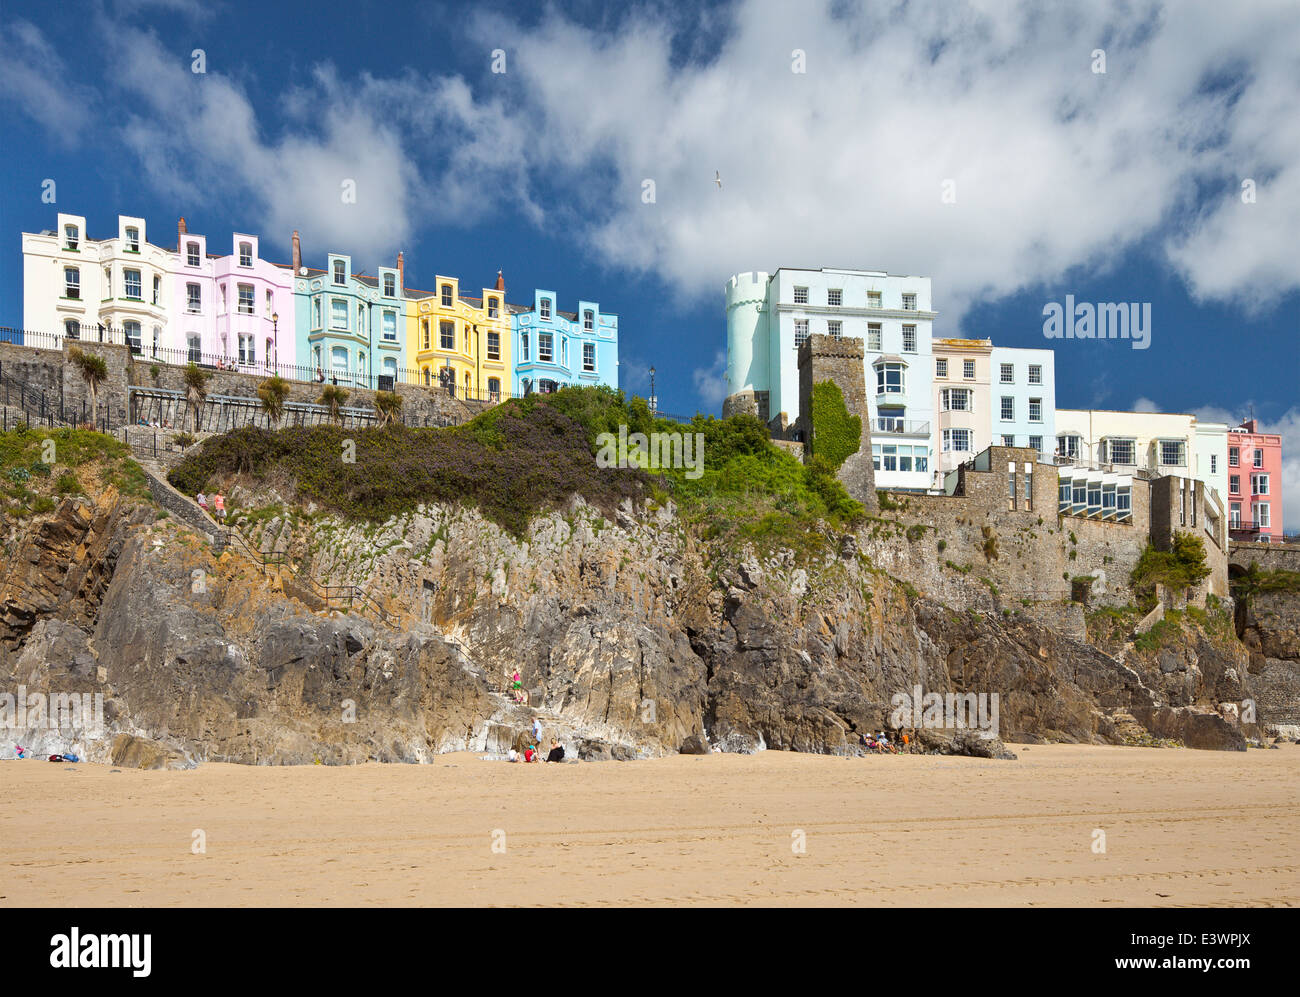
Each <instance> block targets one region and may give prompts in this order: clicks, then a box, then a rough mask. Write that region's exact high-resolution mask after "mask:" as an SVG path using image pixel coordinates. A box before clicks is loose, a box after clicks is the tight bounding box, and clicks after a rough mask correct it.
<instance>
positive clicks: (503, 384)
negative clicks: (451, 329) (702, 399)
mask: <svg viewBox="0 0 1300 997" xmlns="http://www.w3.org/2000/svg"><path fill="white" fill-rule="evenodd" d="M0 342H4V343H11V344H13V345H17V346H30V347H32V348H33V349H45V350H60V351H61V350H62V349H63V348H64V346H65V345H79V344H81V343H103V344H106V345H112V346H126V347H128V348H129V349H130V350H131V355H132V356H133V357H134V358H136V360H137V361H139V362H147V363H157V364H160V365H161V364H166V365H168V366H172V367H185V366H188V365H189V364H194V365H195V366H197V367H201V368H203V369H204V370H210V371H230V372H232V373H239V374H249V375H253V376H257V377H270V376H271V375H273V374H278V375H279V376H280V377H282V378H284V379H285V380H289V381H302V382H305V383H316V384H326V383H329V384H336V385H339V386H342V387H347V388H359V389H362V390H366V391H392V390H394V389H395V388H396V387H397V386H398V385H410V386H415V387H421V388H427V389H429V390H430V391H441V392H444V393H445V394H446V395H447V396H448V397H451V398H459V399H461V400H462V401H468V402H479V403H482V404H485V405H495V404H497V403H498V402H502V401H505V400H506V399H508V398H514V397H522V396H523V395H529V394H549V393H551V392H554V391H559V390H560V389H561V388H566V387H573V386H574V385H573V383H572V382H570V381H565V380H559V379H554V378H540V379H539V380H538V381H537V383H536V385H535V386H532V385H531V384H530V387H529V389H528V390H526V391H523V392H521V393H518V394H516V393H515V392H514V391H513V390H512V387H511V385H510V384H509V383H508V381H509V377H510V375H509V373H507V372H503V374H502V376H500V377H497V376H496V375H490V374H488V373H481V374H480V375H479V376H478V377H477V378H476V379H471V382H470V383H469V384H466V383H465V382H464V381H463V380H462V381H461V382H460V383H457V381H456V376H455V371H454V370H453V369H452V368H451V367H448V366H442V367H438V366H436V364H435V363H430V364H428V365H425V366H421V367H388V368H382V367H381V369H378V370H376V369H374V368H373V367H369V366H368V367H366V368H356V367H349V366H342V365H335V364H330V365H328V366H325V365H321V364H300V363H293V364H291V363H284V362H283V361H280V360H279V359H278V357H277V356H276V355H275V350H274V348H273V349H272V351H271V353H269V354H266V353H265V351H264V353H263V355H258V354H257V353H256V352H255V351H256V348H257V344H256V343H255V342H252V343H251V344H245V345H246V348H241V349H237V350H236V351H235V352H234V353H208V352H204V351H203V350H202V349H200V348H198V347H188V348H186V349H176V348H173V347H166V346H160V345H158V344H157V343H154V342H145V341H142V339H141V338H140V335H138V334H137V333H136V332H135V330H131V331H128V330H126V329H123V328H118V327H115V326H105V325H98V324H97V325H93V326H92V325H84V326H81V327H79V328H78V329H77V332H76V335H73V333H72V332H71V330H69V331H67V332H62V333H53V332H46V331H42V330H36V329H17V328H11V327H0ZM372 348H374V347H373V344H372ZM371 355H372V356H373V354H371ZM438 361H439V362H442V358H438ZM474 380H479V381H482V383H481V384H476V383H474ZM493 380H496V381H497V384H496V386H495V387H493V385H492V381H493Z"/></svg>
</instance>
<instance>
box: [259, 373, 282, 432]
mask: <svg viewBox="0 0 1300 997" xmlns="http://www.w3.org/2000/svg"><path fill="white" fill-rule="evenodd" d="M257 397H258V398H260V399H262V411H263V412H265V413H266V414H267V416H269V417H270V419H271V426H272V428H274V429H279V428H280V417H281V416H283V415H284V400H285V399H286V398H288V397H289V382H288V381H286V380H285V379H284V378H282V377H281V376H280V375H279V374H272V375H271V376H270V377H268V378H267V379H266V380H265V381H263V382H262V383H261V384H259V385H258V386H257Z"/></svg>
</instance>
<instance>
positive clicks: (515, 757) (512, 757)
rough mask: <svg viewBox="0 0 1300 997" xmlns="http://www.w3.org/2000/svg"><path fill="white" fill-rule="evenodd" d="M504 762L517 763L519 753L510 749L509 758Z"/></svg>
mask: <svg viewBox="0 0 1300 997" xmlns="http://www.w3.org/2000/svg"><path fill="white" fill-rule="evenodd" d="M506 761H508V762H517V761H519V752H517V751H516V750H515V749H514V748H511V749H510V755H509V757H508V758H507V759H506Z"/></svg>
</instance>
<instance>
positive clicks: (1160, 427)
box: [1056, 409, 1228, 508]
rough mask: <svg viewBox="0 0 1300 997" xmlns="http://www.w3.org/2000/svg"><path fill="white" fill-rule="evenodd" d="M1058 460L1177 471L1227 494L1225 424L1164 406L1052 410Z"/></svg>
mask: <svg viewBox="0 0 1300 997" xmlns="http://www.w3.org/2000/svg"><path fill="white" fill-rule="evenodd" d="M1056 457H1057V462H1058V463H1062V464H1064V463H1069V464H1071V465H1075V466H1082V467H1090V468H1095V469H1098V470H1104V471H1108V472H1115V473H1126V474H1133V473H1137V472H1143V473H1144V474H1145V475H1147V476H1152V477H1154V476H1164V475H1177V476H1179V477H1184V478H1195V479H1198V480H1200V481H1204V482H1205V483H1206V484H1207V485H1209V486H1210V487H1211V488H1212V489H1213V490H1214V491H1216V492H1217V493H1218V502H1219V505H1220V507H1221V508H1223V507H1225V505H1224V504H1225V503H1226V501H1227V495H1228V471H1227V466H1228V427H1227V425H1226V424H1224V423H1219V422H1201V421H1199V420H1198V419H1197V418H1196V416H1194V415H1187V414H1182V413H1166V412H1110V411H1103V410H1098V409H1057V410H1056Z"/></svg>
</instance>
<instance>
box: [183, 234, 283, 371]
mask: <svg viewBox="0 0 1300 997" xmlns="http://www.w3.org/2000/svg"><path fill="white" fill-rule="evenodd" d="M174 259H175V267H174V271H175V272H174V273H173V274H172V277H171V280H172V288H171V301H172V302H173V306H174V320H173V322H172V327H173V330H174V334H173V336H172V341H171V342H169V343H168V346H169V347H171V349H169V350H168V351H167V352H166V353H164V354H163V358H164V359H166V360H168V361H170V362H173V363H179V362H193V363H197V364H204V365H211V364H213V363H214V362H215V363H221V364H223V365H228V366H231V367H235V368H237V369H240V370H245V371H250V372H257V371H267V370H270V369H271V368H272V367H274V366H275V365H276V364H277V363H278V364H281V365H284V366H285V367H286V368H289V369H292V368H293V366H294V364H295V363H296V357H297V346H296V343H295V342H294V311H295V302H294V293H293V275H292V272H291V271H290V269H289V267H287V266H284V265H281V264H276V263H270V262H268V261H266V260H264V259H262V257H261V252H260V248H259V240H258V237H257V236H255V235H247V234H244V233H242V232H236V233H234V235H233V236H232V237H231V245H230V253H229V254H228V255H225V256H221V255H216V254H209V253H208V244H207V239H206V238H205V237H204V236H202V235H200V234H198V233H195V232H190V231H189V228H188V226H187V225H186V222H185V219H184V218H182V219H180V221H179V222H178V223H177V232H176V253H175V255H174ZM182 351H183V355H182V356H178V355H177V354H178V353H181V352H182Z"/></svg>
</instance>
